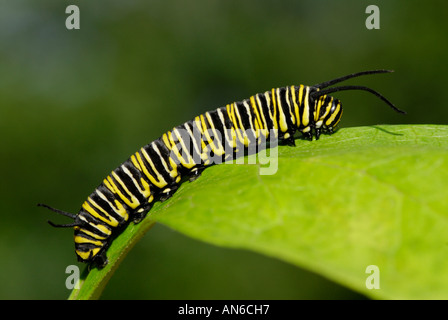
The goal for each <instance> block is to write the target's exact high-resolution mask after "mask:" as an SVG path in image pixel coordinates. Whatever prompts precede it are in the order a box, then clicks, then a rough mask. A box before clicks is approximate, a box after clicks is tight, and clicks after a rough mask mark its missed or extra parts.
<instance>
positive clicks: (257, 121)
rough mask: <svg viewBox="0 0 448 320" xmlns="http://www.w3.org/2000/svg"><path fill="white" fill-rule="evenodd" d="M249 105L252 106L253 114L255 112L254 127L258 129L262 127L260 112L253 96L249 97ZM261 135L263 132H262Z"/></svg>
mask: <svg viewBox="0 0 448 320" xmlns="http://www.w3.org/2000/svg"><path fill="white" fill-rule="evenodd" d="M250 105H251V106H252V110H254V114H255V117H256V118H255V129H257V130H260V129H262V126H261V117H260V113H259V112H258V106H257V103H256V102H255V96H252V97H250ZM263 135H265V134H264V132H263Z"/></svg>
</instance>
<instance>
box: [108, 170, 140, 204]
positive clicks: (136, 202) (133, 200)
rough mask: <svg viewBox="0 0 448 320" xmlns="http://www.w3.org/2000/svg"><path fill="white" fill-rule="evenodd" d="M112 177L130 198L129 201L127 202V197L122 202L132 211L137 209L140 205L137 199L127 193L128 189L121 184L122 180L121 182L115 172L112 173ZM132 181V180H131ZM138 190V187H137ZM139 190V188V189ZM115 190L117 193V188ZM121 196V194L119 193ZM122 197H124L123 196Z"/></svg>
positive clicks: (130, 193)
mask: <svg viewBox="0 0 448 320" xmlns="http://www.w3.org/2000/svg"><path fill="white" fill-rule="evenodd" d="M112 175H113V176H114V178H115V180H117V181H118V183H119V184H120V185H121V187H122V188H123V190H124V191H125V192H126V193H127V194H128V195H129V196H130V197H131V201H129V200H128V199H127V197H124V198H123V201H124V202H126V204H127V205H128V206H130V207H131V208H132V209H135V208H137V207H138V206H139V205H140V201H138V199H137V198H136V197H135V195H134V194H133V193H132V192H130V191H129V189H128V187H127V186H126V184H125V183H124V182H123V180H121V178H120V177H119V176H118V175H117V174H116V173H115V171H112ZM132 179H133V178H132ZM138 188H139V187H138ZM139 189H140V188H139ZM117 190H118V191H119V189H118V188H117ZM120 194H121V193H120ZM123 196H124V195H123Z"/></svg>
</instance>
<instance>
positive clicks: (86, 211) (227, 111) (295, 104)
mask: <svg viewBox="0 0 448 320" xmlns="http://www.w3.org/2000/svg"><path fill="white" fill-rule="evenodd" d="M387 72H392V71H391V70H371V71H364V72H359V73H354V74H350V75H347V76H343V77H340V78H336V79H334V80H330V81H326V82H323V83H320V84H316V85H314V86H305V85H299V86H289V87H282V88H276V89H272V90H271V91H267V92H265V93H258V94H256V95H253V96H252V97H250V98H249V99H245V100H243V101H239V102H234V103H232V104H228V105H226V106H225V107H221V108H218V109H216V110H213V111H210V112H205V113H204V114H202V115H199V116H197V117H195V118H194V119H193V120H190V121H187V122H186V123H184V124H182V125H180V126H177V127H175V128H173V129H172V130H170V131H168V132H166V133H164V134H163V135H162V136H161V137H160V138H158V139H157V140H155V141H153V142H151V143H150V144H148V145H146V146H144V147H142V148H141V149H140V150H139V151H137V152H136V153H134V154H133V155H132V156H131V157H130V158H129V159H128V160H126V161H125V162H123V163H122V164H121V165H120V166H119V167H118V168H116V169H115V170H113V171H112V172H111V174H110V175H108V176H107V177H106V178H105V179H104V180H103V182H102V183H101V184H100V185H99V186H98V187H97V188H96V189H95V190H94V191H93V192H92V193H91V194H90V196H89V197H88V198H87V200H86V201H85V202H84V203H83V204H82V207H81V209H80V210H79V212H78V213H77V214H72V213H68V212H64V211H61V210H58V209H54V208H52V207H49V206H47V205H44V204H38V205H39V206H43V207H46V208H48V209H50V210H52V211H54V212H56V213H58V214H61V215H64V216H67V217H69V218H71V219H73V220H74V221H73V222H72V223H69V224H54V223H53V222H51V221H48V223H50V225H52V226H53V227H62V228H65V227H73V228H74V242H75V252H76V255H77V257H78V260H79V261H82V262H86V263H88V264H89V265H94V266H97V267H98V268H102V267H104V266H105V265H106V264H107V263H108V260H107V256H106V251H107V248H108V247H109V246H110V244H111V243H112V240H113V239H114V238H115V237H116V236H117V235H118V234H119V233H120V232H121V230H123V228H125V227H126V226H127V225H128V224H129V223H130V221H133V222H134V223H138V222H140V221H141V220H142V219H144V218H145V216H146V214H147V213H148V211H149V210H150V209H151V207H152V205H153V204H154V202H155V201H165V200H166V199H168V198H169V197H171V196H172V195H173V193H174V192H175V191H176V190H177V188H178V187H179V185H180V183H181V182H182V181H181V178H183V177H188V178H189V180H190V181H193V180H195V179H196V178H198V177H199V176H200V174H201V172H202V170H204V169H205V167H207V166H209V165H211V164H213V163H214V162H213V161H212V157H217V158H218V159H222V160H226V159H228V158H231V157H232V156H235V154H236V153H237V152H238V151H239V150H240V149H247V148H249V147H250V146H251V145H254V144H255V145H257V144H260V143H261V140H262V139H263V138H267V137H268V136H270V135H271V136H272V135H273V136H274V137H275V138H276V139H278V140H279V141H282V142H283V143H284V144H287V145H295V140H294V135H295V133H296V132H297V131H298V132H300V133H301V134H302V136H303V137H304V138H306V139H310V140H312V139H313V137H315V138H316V140H317V139H319V136H320V134H321V132H322V133H325V134H332V133H333V129H334V128H335V126H336V125H337V124H338V123H339V121H340V119H341V115H342V106H341V102H340V101H339V100H338V99H335V98H333V97H332V96H329V95H328V94H330V93H333V92H337V91H344V90H363V91H368V92H370V93H372V94H374V95H375V96H377V97H378V98H380V99H381V100H383V101H384V102H385V103H386V104H388V105H389V106H390V107H391V108H392V109H394V110H395V111H397V112H400V113H403V114H404V113H405V112H404V111H402V110H400V109H398V108H396V107H395V106H394V105H393V104H392V103H391V102H390V101H389V100H387V99H386V98H385V97H383V96H382V95H381V94H380V93H378V92H376V91H375V90H373V89H370V88H368V87H364V86H354V85H347V86H339V87H332V88H329V87H330V86H332V85H334V84H336V83H339V82H342V81H345V80H348V79H351V78H355V77H359V76H362V75H369V74H378V73H387ZM195 133H199V136H198V135H197V134H195ZM181 149H182V150H181Z"/></svg>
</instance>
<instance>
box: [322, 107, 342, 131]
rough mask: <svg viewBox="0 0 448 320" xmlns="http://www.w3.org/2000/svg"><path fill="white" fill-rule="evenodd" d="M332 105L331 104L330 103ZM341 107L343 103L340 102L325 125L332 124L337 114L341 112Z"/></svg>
mask: <svg viewBox="0 0 448 320" xmlns="http://www.w3.org/2000/svg"><path fill="white" fill-rule="evenodd" d="M329 105H330V104H329ZM340 109H341V104H340V103H338V104H337V106H336V109H335V110H334V112H333V113H332V115H331V117H330V118H328V120H327V122H325V125H327V126H328V125H330V124H331V123H332V122H333V121H334V119H335V118H336V116H337V114H338V113H339V110H340Z"/></svg>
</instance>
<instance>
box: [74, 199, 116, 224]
mask: <svg viewBox="0 0 448 320" xmlns="http://www.w3.org/2000/svg"><path fill="white" fill-rule="evenodd" d="M82 207H83V209H84V210H86V211H87V212H88V213H90V214H91V215H92V216H93V217H94V218H97V219H98V220H101V221H103V222H104V223H106V224H108V225H110V226H111V227H116V226H118V221H117V220H116V219H115V218H114V217H112V216H111V215H109V214H108V215H107V217H108V218H109V219H108V218H105V217H103V216H101V215H100V214H99V213H98V212H96V211H95V210H94V209H93V208H92V207H91V206H90V204H89V203H88V202H87V201H85V202H84V203H83V204H82Z"/></svg>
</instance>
